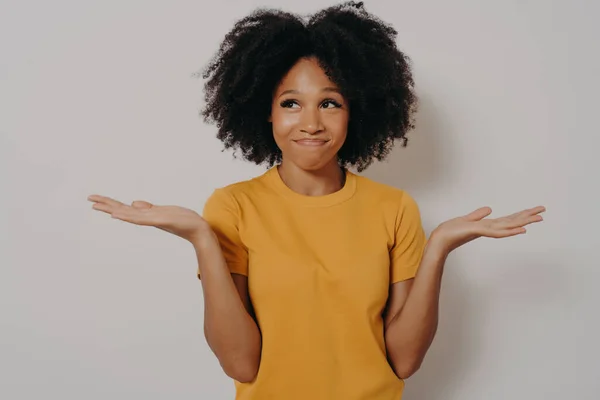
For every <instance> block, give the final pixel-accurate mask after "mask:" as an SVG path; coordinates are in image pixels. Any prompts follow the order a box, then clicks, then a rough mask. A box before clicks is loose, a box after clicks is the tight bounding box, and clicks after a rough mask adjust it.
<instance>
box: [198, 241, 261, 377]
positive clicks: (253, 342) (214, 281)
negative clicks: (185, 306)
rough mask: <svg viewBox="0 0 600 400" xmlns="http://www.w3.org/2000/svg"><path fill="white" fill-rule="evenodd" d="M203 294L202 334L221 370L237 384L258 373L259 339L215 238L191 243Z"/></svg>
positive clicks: (259, 336)
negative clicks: (236, 381) (194, 251)
mask: <svg viewBox="0 0 600 400" xmlns="http://www.w3.org/2000/svg"><path fill="white" fill-rule="evenodd" d="M194 249H195V250H196V255H197V259H198V265H199V270H200V277H201V282H202V288H203V292H204V333H205V336H206V340H207V342H208V345H209V346H210V348H211V349H212V351H213V352H214V353H215V355H216V356H217V358H218V359H219V362H220V364H221V366H222V367H223V370H224V371H225V373H226V374H227V375H229V376H230V377H232V378H234V379H236V380H238V381H242V382H243V381H250V380H252V379H253V378H254V376H255V375H256V372H257V371H258V365H259V362H260V348H261V335H260V331H259V329H258V326H257V324H256V322H255V321H254V319H253V318H252V316H250V314H249V313H248V311H247V310H246V308H245V307H244V303H243V302H242V300H241V298H240V295H239V293H238V291H237V289H236V287H235V284H234V282H233V279H232V278H231V274H230V272H229V269H228V268H227V264H226V262H225V259H224V257H223V253H222V251H221V248H220V246H219V244H218V241H217V239H216V238H214V237H211V238H210V239H205V240H203V241H202V242H196V243H194Z"/></svg>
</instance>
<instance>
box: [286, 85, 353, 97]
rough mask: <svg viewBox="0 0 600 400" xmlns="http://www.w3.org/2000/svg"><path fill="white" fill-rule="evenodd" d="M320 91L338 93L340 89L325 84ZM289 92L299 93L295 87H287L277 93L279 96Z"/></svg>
mask: <svg viewBox="0 0 600 400" xmlns="http://www.w3.org/2000/svg"><path fill="white" fill-rule="evenodd" d="M321 92H335V93H340V90H339V89H338V88H335V87H332V86H327V87H324V88H323V89H321ZM289 93H293V94H300V92H299V91H298V90H296V89H288V90H284V91H283V92H281V94H280V95H279V97H281V96H283V95H284V94H289ZM340 94H341V93H340Z"/></svg>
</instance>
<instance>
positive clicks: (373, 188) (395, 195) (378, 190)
mask: <svg viewBox="0 0 600 400" xmlns="http://www.w3.org/2000/svg"><path fill="white" fill-rule="evenodd" d="M356 180H357V191H359V192H362V193H363V194H364V195H367V196H370V197H374V198H377V199H378V200H384V199H386V200H391V201H396V202H397V201H402V199H403V198H407V197H410V194H409V193H408V192H407V191H406V190H404V189H402V188H398V187H396V186H392V185H390V184H387V183H383V182H381V181H378V180H376V179H373V178H369V177H366V176H364V175H358V174H356Z"/></svg>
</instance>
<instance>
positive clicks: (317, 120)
mask: <svg viewBox="0 0 600 400" xmlns="http://www.w3.org/2000/svg"><path fill="white" fill-rule="evenodd" d="M322 130H323V121H321V115H320V113H319V110H318V109H316V110H314V109H304V112H303V115H302V131H304V132H307V133H309V134H311V135H313V134H315V133H317V132H320V131H322Z"/></svg>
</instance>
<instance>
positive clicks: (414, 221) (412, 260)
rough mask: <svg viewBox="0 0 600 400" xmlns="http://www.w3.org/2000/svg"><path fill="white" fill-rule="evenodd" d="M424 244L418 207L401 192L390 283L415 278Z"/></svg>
mask: <svg viewBox="0 0 600 400" xmlns="http://www.w3.org/2000/svg"><path fill="white" fill-rule="evenodd" d="M426 243H427V238H426V236H425V231H424V230H423V226H422V223H421V214H420V211H419V207H418V205H417V203H416V202H415V200H414V199H413V198H412V197H411V196H410V195H409V194H408V193H406V192H403V193H402V198H401V200H400V205H399V210H398V215H397V217H396V226H395V237H394V245H393V246H392V248H391V250H390V283H396V282H400V281H404V280H407V279H410V278H414V277H415V275H416V273H417V269H418V268H419V264H420V263H421V258H422V257H423V252H424V250H425V244H426Z"/></svg>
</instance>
